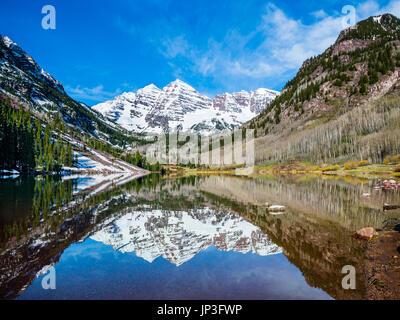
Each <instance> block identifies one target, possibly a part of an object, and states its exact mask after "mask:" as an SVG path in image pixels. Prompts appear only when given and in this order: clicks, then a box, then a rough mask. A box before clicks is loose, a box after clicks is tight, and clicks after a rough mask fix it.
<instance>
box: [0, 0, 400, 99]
mask: <svg viewBox="0 0 400 320" xmlns="http://www.w3.org/2000/svg"><path fill="white" fill-rule="evenodd" d="M48 4H50V5H53V6H54V7H55V8H56V29H55V30H44V29H43V28H42V26H41V20H42V18H43V17H44V15H43V14H42V13H41V10H42V7H43V6H44V5H48ZM344 5H353V6H354V7H355V8H356V13H357V20H360V19H364V18H366V17H368V16H370V15H377V14H379V13H382V12H391V13H393V14H395V15H396V16H400V1H398V0H386V1H375V0H366V1H350V0H346V1H333V0H328V1H315V0H308V1H303V0H298V1H284V0H281V1H260V0H187V1H184V0H141V1H139V0H137V1H136V0H130V1H128V0H113V1H99V0H98V1H94V0H79V1H78V0H69V1H65V0H46V1H40V0H34V1H28V0H25V1H15V0H2V3H1V6H0V34H2V35H8V36H9V37H10V38H11V39H12V40H14V41H15V42H16V43H18V44H19V45H20V46H21V47H22V48H23V49H25V50H26V51H27V52H28V53H29V54H30V55H31V56H32V57H33V58H34V59H35V60H36V61H37V62H38V63H39V64H40V66H41V67H42V68H44V69H45V70H46V71H48V72H49V73H51V74H52V75H53V76H54V77H55V78H56V79H57V80H59V81H60V82H61V83H62V84H63V85H64V87H65V89H66V91H67V92H68V93H69V94H70V95H71V96H72V97H74V98H76V99H77V100H80V101H83V102H85V103H87V104H88V105H94V104H96V103H99V102H102V101H105V100H109V99H111V98H113V97H114V96H115V95H118V94H120V93H122V92H124V91H132V90H137V89H139V88H142V87H144V86H146V85H148V84H150V83H154V84H155V85H157V86H158V87H160V88H162V87H164V86H165V85H167V84H168V83H169V82H171V81H173V80H175V79H177V78H179V79H181V80H183V81H185V82H187V83H189V84H190V85H192V86H193V87H194V88H196V89H197V90H198V91H199V92H201V93H203V94H207V95H209V96H210V97H213V96H214V95H215V94H217V93H223V92H234V91H239V90H242V89H243V90H254V89H257V88H260V87H266V88H270V89H275V90H281V89H282V87H283V86H284V84H285V83H286V82H287V81H288V80H290V79H291V78H292V77H293V76H294V75H295V74H296V72H297V70H298V68H299V67H300V66H301V64H302V62H303V61H304V60H305V59H306V58H308V57H311V56H313V55H316V54H319V53H321V52H323V51H324V50H325V49H326V48H327V47H328V46H329V45H330V44H332V43H333V42H334V41H335V39H336V37H337V36H338V34H339V32H340V30H341V29H342V28H343V24H342V20H343V14H342V12H341V11H342V8H343V6H344Z"/></svg>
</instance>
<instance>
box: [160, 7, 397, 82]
mask: <svg viewBox="0 0 400 320" xmlns="http://www.w3.org/2000/svg"><path fill="white" fill-rule="evenodd" d="M340 12H341V8H338V10H337V12H336V13H335V14H333V15H330V16H329V15H328V14H327V13H326V12H325V11H323V10H320V11H316V12H312V13H311V15H313V16H314V17H315V18H316V21H315V22H314V23H312V24H306V23H304V22H303V21H301V20H296V19H293V18H291V17H289V16H287V15H286V14H285V12H283V11H282V10H281V9H280V8H278V7H277V6H275V5H273V4H268V5H267V6H266V8H265V11H264V13H263V15H262V19H261V23H260V24H259V25H258V26H257V27H256V28H255V30H253V31H252V32H250V33H248V34H241V33H240V32H239V31H238V30H229V31H228V32H227V33H226V36H225V38H224V40H223V41H220V42H217V41H215V40H214V39H212V38H211V39H209V41H208V45H207V48H206V49H204V48H201V47H199V46H196V45H194V44H191V43H190V42H189V41H187V39H186V38H185V37H184V36H183V35H179V36H177V37H175V38H172V39H169V38H166V39H164V40H163V41H162V46H163V47H162V49H161V50H162V53H163V54H164V56H165V57H167V58H169V59H171V60H172V61H174V59H177V63H174V64H173V65H179V67H180V74H182V73H183V74H184V73H185V71H186V72H187V73H189V72H197V73H201V74H202V75H203V76H207V77H211V78H212V79H213V80H214V81H215V82H216V83H219V84H221V85H224V86H225V87H227V88H229V84H231V83H236V84H237V83H238V82H239V83H243V88H244V89H245V88H248V87H249V86H251V85H252V84H256V83H260V82H263V83H270V84H272V85H273V84H275V85H277V84H280V83H281V82H282V80H283V79H284V78H285V77H287V75H288V74H293V73H295V72H296V71H297V70H298V68H299V67H300V66H301V64H302V63H303V62H304V60H306V59H307V58H310V57H312V56H315V55H318V54H320V53H322V52H323V51H324V50H326V49H327V48H328V47H329V46H330V45H332V44H333V43H334V42H335V40H336V39H337V37H338V35H339V33H340V31H341V30H342V28H343V15H341V14H340ZM356 12H357V18H358V20H361V19H365V18H367V17H369V16H371V15H378V14H382V13H386V12H389V13H392V14H395V15H397V16H400V1H398V0H392V1H391V2H390V3H389V4H388V5H387V6H385V7H381V6H380V5H379V4H378V3H377V2H376V1H374V0H368V1H366V2H362V3H360V4H359V5H358V6H357V7H356ZM260 39H261V41H260ZM178 61H179V63H178ZM286 80H288V79H287V78H286Z"/></svg>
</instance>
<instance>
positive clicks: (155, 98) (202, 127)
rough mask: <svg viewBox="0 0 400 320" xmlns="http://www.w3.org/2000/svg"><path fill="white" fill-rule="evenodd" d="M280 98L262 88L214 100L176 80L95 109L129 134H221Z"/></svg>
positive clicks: (149, 86) (148, 87) (121, 96)
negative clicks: (138, 132)
mask: <svg viewBox="0 0 400 320" xmlns="http://www.w3.org/2000/svg"><path fill="white" fill-rule="evenodd" d="M277 95H279V92H277V91H274V90H270V89H264V88H260V89H257V90H255V91H251V92H247V91H244V90H242V91H240V92H235V93H232V94H231V93H224V94H218V95H216V96H215V98H214V99H211V98H210V97H208V96H206V95H202V94H200V93H199V92H198V91H196V90H195V89H194V88H193V87H192V86H190V85H189V84H187V83H185V82H183V81H181V80H179V79H176V80H175V81H173V82H171V83H169V84H167V85H166V86H165V87H163V88H162V89H160V88H158V87H157V86H155V85H154V84H150V85H148V86H146V87H144V88H142V89H139V90H137V91H136V92H124V93H123V94H121V95H119V96H117V97H115V98H114V99H112V100H109V101H106V102H103V103H100V104H97V105H95V106H93V109H94V110H96V111H98V112H100V113H102V114H103V115H104V116H105V117H106V118H108V119H109V120H110V121H113V122H115V123H117V124H119V125H120V126H122V127H124V128H125V129H126V130H128V131H134V130H138V131H148V132H151V133H160V132H162V131H168V130H175V129H176V130H183V131H190V130H193V131H196V132H204V131H210V130H214V131H215V130H217V131H220V130H224V129H233V128H235V127H237V126H240V125H241V124H243V123H244V122H246V121H248V120H250V119H251V118H252V117H254V116H256V115H257V114H258V113H260V112H261V111H262V110H263V109H265V108H266V107H267V106H268V104H269V103H270V101H272V99H273V98H274V97H276V96H277Z"/></svg>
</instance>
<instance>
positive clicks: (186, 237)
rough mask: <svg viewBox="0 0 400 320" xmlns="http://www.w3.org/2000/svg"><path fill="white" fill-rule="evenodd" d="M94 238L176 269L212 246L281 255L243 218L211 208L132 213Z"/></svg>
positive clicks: (263, 235)
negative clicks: (166, 263) (172, 265)
mask: <svg viewBox="0 0 400 320" xmlns="http://www.w3.org/2000/svg"><path fill="white" fill-rule="evenodd" d="M91 238H92V239H93V240H96V241H100V242H102V243H104V244H107V245H111V246H112V247H113V248H114V249H115V250H119V251H121V252H135V253H136V255H137V256H138V257H141V258H143V259H145V260H146V261H148V262H153V261H154V260H155V259H156V258H158V257H159V256H162V257H164V258H165V259H167V260H168V261H170V262H172V263H173V264H175V265H176V266H180V265H182V264H183V263H185V262H186V261H188V260H190V259H191V258H193V257H194V256H195V255H196V254H197V253H199V252H200V251H201V250H205V249H207V248H208V247H209V246H211V245H212V244H214V246H215V247H216V248H217V249H219V250H225V251H230V250H232V251H235V252H241V253H248V252H252V253H256V254H258V255H261V256H266V255H269V254H274V253H280V252H281V249H280V248H279V247H278V246H277V245H275V244H274V243H272V242H271V241H270V240H269V239H268V236H266V235H265V234H263V233H262V231H261V230H260V229H259V228H257V227H256V226H254V225H252V224H251V223H249V222H247V221H245V220H244V219H243V218H241V217H239V216H237V215H234V214H232V213H229V212H221V211H217V210H212V209H209V208H203V209H196V210H189V211H188V212H185V211H161V210H155V211H149V212H147V211H141V212H133V213H129V214H127V215H125V216H123V217H121V218H119V219H118V220H117V221H115V222H113V224H112V225H111V226H108V227H105V228H104V229H102V230H101V231H99V232H97V233H96V234H95V235H94V236H92V237H91Z"/></svg>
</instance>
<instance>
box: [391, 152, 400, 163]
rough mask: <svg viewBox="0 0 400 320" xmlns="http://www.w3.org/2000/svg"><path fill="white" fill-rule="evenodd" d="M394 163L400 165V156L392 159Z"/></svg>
mask: <svg viewBox="0 0 400 320" xmlns="http://www.w3.org/2000/svg"><path fill="white" fill-rule="evenodd" d="M392 162H393V163H399V162H400V154H398V155H396V156H394V157H393V158H392Z"/></svg>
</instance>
